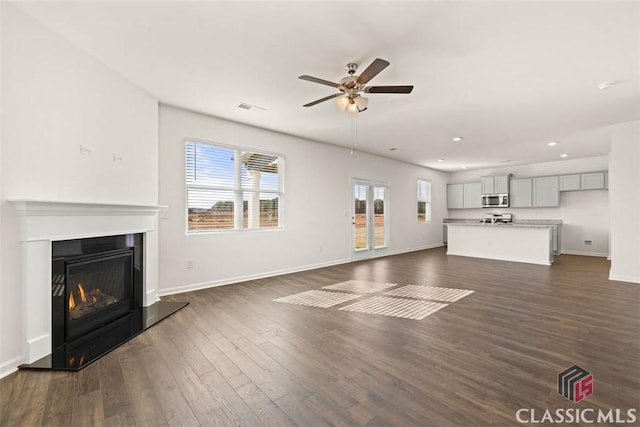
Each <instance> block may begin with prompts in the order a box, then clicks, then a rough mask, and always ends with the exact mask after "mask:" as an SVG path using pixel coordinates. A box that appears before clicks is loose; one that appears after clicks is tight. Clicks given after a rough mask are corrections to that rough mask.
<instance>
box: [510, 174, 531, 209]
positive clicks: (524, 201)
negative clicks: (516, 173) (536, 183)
mask: <svg viewBox="0 0 640 427" xmlns="http://www.w3.org/2000/svg"><path fill="white" fill-rule="evenodd" d="M509 185H510V187H511V191H509V207H512V208H530V207H531V205H532V204H533V183H532V179H531V178H516V179H512V180H511V181H510V183H509Z"/></svg>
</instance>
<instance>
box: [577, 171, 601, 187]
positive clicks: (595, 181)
mask: <svg viewBox="0 0 640 427" xmlns="http://www.w3.org/2000/svg"><path fill="white" fill-rule="evenodd" d="M580 188H581V189H582V190H604V189H605V188H607V173H606V172H591V173H583V174H581V175H580Z"/></svg>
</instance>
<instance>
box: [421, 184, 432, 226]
mask: <svg viewBox="0 0 640 427" xmlns="http://www.w3.org/2000/svg"><path fill="white" fill-rule="evenodd" d="M418 222H431V182H429V181H427V180H424V179H419V180H418Z"/></svg>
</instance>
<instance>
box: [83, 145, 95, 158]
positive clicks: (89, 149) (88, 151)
mask: <svg viewBox="0 0 640 427" xmlns="http://www.w3.org/2000/svg"><path fill="white" fill-rule="evenodd" d="M92 153H93V147H89V146H88V145H82V144H80V154H82V155H83V156H90V155H91V154H92Z"/></svg>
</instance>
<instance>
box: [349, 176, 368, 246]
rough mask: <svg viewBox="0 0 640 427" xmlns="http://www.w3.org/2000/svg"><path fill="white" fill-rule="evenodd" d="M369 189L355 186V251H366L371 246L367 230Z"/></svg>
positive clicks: (364, 186) (363, 186)
mask: <svg viewBox="0 0 640 427" xmlns="http://www.w3.org/2000/svg"><path fill="white" fill-rule="evenodd" d="M367 188H368V186H366V185H362V184H355V185H354V186H353V198H354V203H355V205H354V209H353V214H354V215H353V227H354V229H353V244H354V249H364V248H367V247H368V246H369V242H368V240H369V239H368V238H367V236H368V234H369V233H368V228H367Z"/></svg>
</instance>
